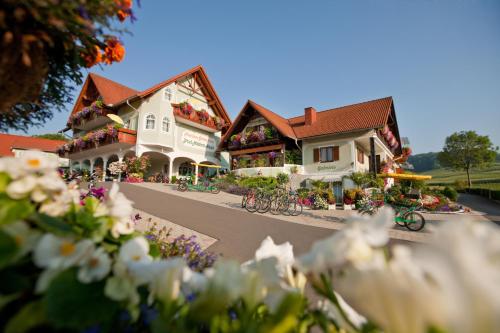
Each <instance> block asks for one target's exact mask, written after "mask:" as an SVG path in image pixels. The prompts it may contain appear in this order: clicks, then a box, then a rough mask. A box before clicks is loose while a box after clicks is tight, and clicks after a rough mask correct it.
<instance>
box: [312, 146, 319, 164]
mask: <svg viewBox="0 0 500 333" xmlns="http://www.w3.org/2000/svg"><path fill="white" fill-rule="evenodd" d="M313 156H314V163H318V162H319V148H314V151H313Z"/></svg>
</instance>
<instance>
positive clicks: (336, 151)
mask: <svg viewBox="0 0 500 333" xmlns="http://www.w3.org/2000/svg"><path fill="white" fill-rule="evenodd" d="M339 154H340V151H339V146H334V147H333V160H334V161H338V160H339V159H340V156H339Z"/></svg>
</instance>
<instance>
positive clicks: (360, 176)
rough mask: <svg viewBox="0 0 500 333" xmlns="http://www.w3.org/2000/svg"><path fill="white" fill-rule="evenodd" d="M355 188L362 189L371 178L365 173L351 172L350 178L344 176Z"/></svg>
mask: <svg viewBox="0 0 500 333" xmlns="http://www.w3.org/2000/svg"><path fill="white" fill-rule="evenodd" d="M346 177H347V178H349V179H350V180H352V182H353V183H354V185H356V187H357V188H362V187H363V186H364V185H366V184H368V183H370V181H371V179H372V176H371V175H370V174H369V173H367V172H353V173H352V174H351V175H350V176H346Z"/></svg>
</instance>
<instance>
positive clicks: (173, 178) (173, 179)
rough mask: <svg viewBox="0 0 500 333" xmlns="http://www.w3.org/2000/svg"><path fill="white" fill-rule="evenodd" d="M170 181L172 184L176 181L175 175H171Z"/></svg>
mask: <svg viewBox="0 0 500 333" xmlns="http://www.w3.org/2000/svg"><path fill="white" fill-rule="evenodd" d="M170 182H171V183H172V184H175V183H177V176H172V178H171V180H170Z"/></svg>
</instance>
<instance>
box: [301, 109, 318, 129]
mask: <svg viewBox="0 0 500 333" xmlns="http://www.w3.org/2000/svg"><path fill="white" fill-rule="evenodd" d="M304 110H305V113H304V114H305V120H306V125H312V124H314V123H315V122H316V109H315V108H313V107H311V106H310V107H308V108H305V109H304Z"/></svg>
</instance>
